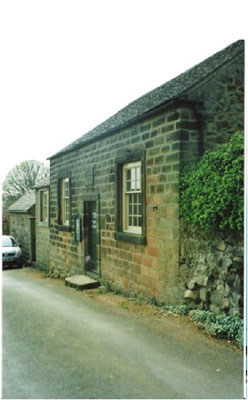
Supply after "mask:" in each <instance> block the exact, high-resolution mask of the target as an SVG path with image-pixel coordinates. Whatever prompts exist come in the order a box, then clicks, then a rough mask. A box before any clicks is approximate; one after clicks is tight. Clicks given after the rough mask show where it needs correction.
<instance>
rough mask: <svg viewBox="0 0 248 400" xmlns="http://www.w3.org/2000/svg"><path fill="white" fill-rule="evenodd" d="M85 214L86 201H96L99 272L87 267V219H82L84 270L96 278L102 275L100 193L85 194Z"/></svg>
mask: <svg viewBox="0 0 248 400" xmlns="http://www.w3.org/2000/svg"><path fill="white" fill-rule="evenodd" d="M82 201H83V216H84V217H85V215H86V214H85V203H86V202H91V201H94V202H95V203H96V266H97V274H95V273H91V272H90V271H87V270H86V268H85V256H84V255H85V246H86V232H85V219H84V218H83V221H82V232H83V241H82V244H83V270H84V273H85V275H88V276H89V277H92V278H96V277H99V278H100V277H101V245H100V244H101V234H100V232H101V229H100V194H99V193H92V194H84V195H83V198H82Z"/></svg>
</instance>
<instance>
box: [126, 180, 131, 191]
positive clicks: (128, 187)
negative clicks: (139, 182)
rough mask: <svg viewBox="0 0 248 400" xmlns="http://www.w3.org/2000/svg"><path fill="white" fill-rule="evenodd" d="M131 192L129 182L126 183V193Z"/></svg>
mask: <svg viewBox="0 0 248 400" xmlns="http://www.w3.org/2000/svg"><path fill="white" fill-rule="evenodd" d="M130 190H131V182H130V181H129V182H127V192H130Z"/></svg>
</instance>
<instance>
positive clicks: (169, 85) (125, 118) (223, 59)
mask: <svg viewBox="0 0 248 400" xmlns="http://www.w3.org/2000/svg"><path fill="white" fill-rule="evenodd" d="M243 51H244V40H242V39H241V40H237V41H236V42H233V43H231V44H230V45H228V46H227V47H225V48H224V49H222V50H219V51H218V52H216V53H214V54H213V55H211V56H209V57H207V58H206V59H204V60H203V61H201V62H200V63H198V64H196V65H194V66H193V67H191V68H189V69H187V70H186V71H184V72H182V73H181V74H179V75H177V76H176V77H174V78H172V79H170V80H169V81H167V82H165V83H163V84H162V85H160V86H158V87H156V88H155V89H152V90H150V91H149V92H147V93H146V94H144V95H142V96H140V97H139V98H138V99H136V100H134V101H132V102H130V103H129V104H127V105H126V106H125V107H123V108H122V109H121V110H119V111H117V112H116V113H115V114H113V115H112V116H111V117H109V118H107V119H106V120H105V121H103V122H101V123H100V124H98V125H97V126H96V127H94V128H93V129H91V130H90V131H88V132H86V133H85V134H83V135H81V136H80V137H79V138H78V139H76V140H75V141H73V142H72V143H71V144H69V145H68V146H66V147H65V148H63V149H62V150H60V151H59V152H57V153H55V154H54V155H53V156H51V157H49V159H52V158H55V157H57V156H59V155H62V154H65V153H67V152H69V151H72V150H75V149H77V148H78V147H81V146H83V145H85V144H87V143H89V142H90V141H94V140H97V139H98V138H100V137H102V136H104V135H106V134H108V132H113V131H115V130H117V129H120V128H121V127H122V126H123V125H127V124H128V123H129V124H131V123H134V121H135V119H137V118H142V117H146V116H147V114H148V113H149V112H150V111H151V110H154V109H156V108H158V107H159V106H161V105H162V104H167V103H169V102H171V101H172V100H175V99H177V98H179V96H180V95H182V94H184V93H186V92H187V91H188V90H190V89H192V88H193V87H194V86H195V85H197V84H198V83H199V82H200V81H202V80H203V79H205V78H206V77H208V76H209V75H210V74H211V73H213V72H214V71H216V70H217V69H219V68H221V67H222V66H223V65H225V64H226V63H228V62H230V61H231V60H232V59H234V58H235V57H236V56H237V55H238V54H240V53H241V52H243Z"/></svg>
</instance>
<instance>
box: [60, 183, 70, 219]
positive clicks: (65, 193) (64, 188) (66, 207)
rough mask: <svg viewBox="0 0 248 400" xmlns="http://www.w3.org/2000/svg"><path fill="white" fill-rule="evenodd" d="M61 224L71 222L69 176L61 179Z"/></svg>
mask: <svg viewBox="0 0 248 400" xmlns="http://www.w3.org/2000/svg"><path fill="white" fill-rule="evenodd" d="M60 211H61V213H60V216H61V224H62V225H69V224H70V194H69V178H64V179H62V180H61V210H60Z"/></svg>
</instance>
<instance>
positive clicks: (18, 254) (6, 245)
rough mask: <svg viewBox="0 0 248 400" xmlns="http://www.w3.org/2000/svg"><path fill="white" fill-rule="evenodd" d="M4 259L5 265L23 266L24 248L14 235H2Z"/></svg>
mask: <svg viewBox="0 0 248 400" xmlns="http://www.w3.org/2000/svg"><path fill="white" fill-rule="evenodd" d="M2 261H3V267H4V266H11V265H17V266H18V267H20V268H21V267H22V249H21V247H20V244H18V243H17V242H16V240H15V239H14V238H13V236H3V237H2Z"/></svg>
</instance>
